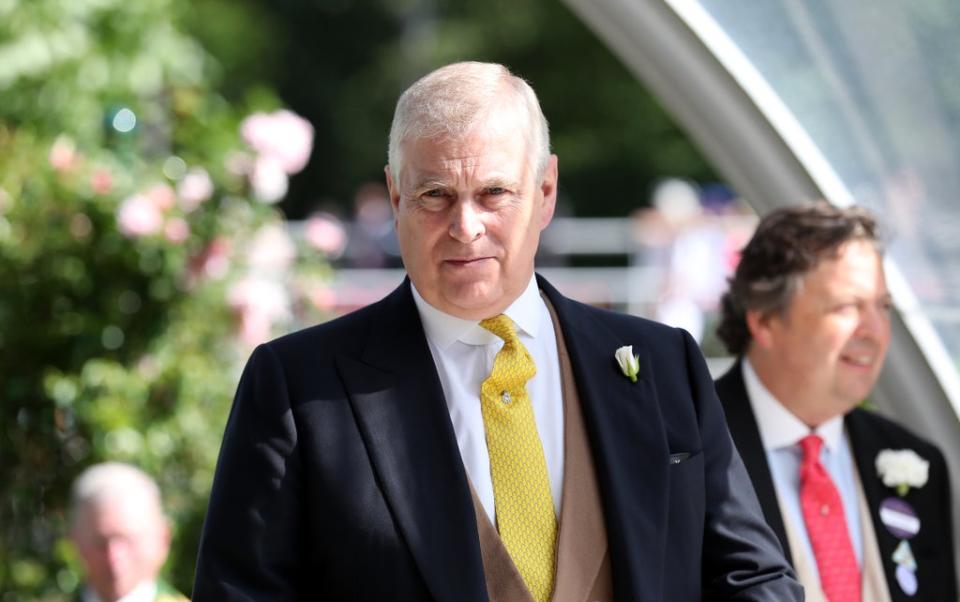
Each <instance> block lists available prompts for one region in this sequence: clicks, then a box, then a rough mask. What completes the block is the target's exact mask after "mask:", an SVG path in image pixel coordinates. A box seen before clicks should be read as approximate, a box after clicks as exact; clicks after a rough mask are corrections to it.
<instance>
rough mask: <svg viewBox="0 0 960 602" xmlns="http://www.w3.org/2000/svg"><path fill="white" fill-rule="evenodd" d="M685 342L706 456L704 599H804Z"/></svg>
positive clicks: (693, 348)
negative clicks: (765, 519)
mask: <svg viewBox="0 0 960 602" xmlns="http://www.w3.org/2000/svg"><path fill="white" fill-rule="evenodd" d="M684 341H685V345H686V354H687V365H688V370H689V373H690V374H691V380H692V383H691V386H692V388H693V394H694V399H695V400H697V402H698V419H699V423H700V432H701V437H702V441H703V453H704V460H705V468H704V479H705V483H704V487H705V490H706V516H705V521H704V533H703V560H702V565H701V570H702V575H701V579H702V583H703V599H704V600H753V601H767V600H769V601H770V602H774V601H777V602H782V601H788V600H803V588H802V587H801V586H800V584H799V583H798V582H797V581H796V577H795V575H794V573H793V570H792V569H791V568H790V566H789V565H788V564H787V561H786V560H785V558H784V556H783V551H782V550H781V549H780V544H779V542H778V541H777V538H776V536H775V535H774V534H773V531H772V530H771V529H770V527H769V526H767V524H766V522H765V521H764V519H763V514H762V511H761V509H760V504H759V502H758V501H757V496H756V493H754V490H753V485H752V484H751V483H750V478H749V476H748V475H747V471H746V468H745V467H744V465H743V461H742V460H741V459H740V454H739V453H738V452H737V450H736V447H735V446H734V445H733V440H732V439H731V438H730V432H729V431H728V429H727V425H726V421H725V419H724V416H723V410H722V409H721V406H720V401H719V399H718V398H717V395H716V392H715V390H714V387H713V380H712V379H711V377H710V373H709V372H708V371H707V367H706V364H705V363H704V361H703V357H702V355H701V354H700V350H699V348H698V347H697V344H696V342H695V341H694V340H693V339H692V338H691V337H690V335H689V334H687V333H684Z"/></svg>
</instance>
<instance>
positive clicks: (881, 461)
mask: <svg viewBox="0 0 960 602" xmlns="http://www.w3.org/2000/svg"><path fill="white" fill-rule="evenodd" d="M876 464H877V474H878V475H880V478H881V479H882V480H883V484H884V485H886V486H887V487H894V488H895V489H896V490H897V494H898V495H900V497H903V496H905V495H906V494H907V491H909V490H910V488H911V487H916V488H920V487H923V486H924V485H926V484H927V478H928V474H929V471H930V462H928V461H926V460H924V459H923V458H921V457H920V456H919V455H918V454H917V452H915V451H913V450H912V449H885V450H883V451H881V452H880V453H879V454H877V462H876Z"/></svg>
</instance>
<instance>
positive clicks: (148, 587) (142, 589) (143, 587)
mask: <svg viewBox="0 0 960 602" xmlns="http://www.w3.org/2000/svg"><path fill="white" fill-rule="evenodd" d="M158 589H159V588H158V586H157V582H156V581H145V582H143V583H141V584H140V585H138V586H136V587H135V588H133V589H132V590H130V593H128V594H127V595H126V596H124V597H122V598H120V599H119V600H117V602H150V601H151V600H153V599H155V598H156V597H157V590H158ZM81 596H82V599H83V602H100V597H99V596H98V595H97V594H96V593H94V591H93V590H92V589H90V588H89V587H88V588H86V589H84V590H83V594H81Z"/></svg>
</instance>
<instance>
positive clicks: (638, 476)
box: [538, 277, 669, 600]
mask: <svg viewBox="0 0 960 602" xmlns="http://www.w3.org/2000/svg"><path fill="white" fill-rule="evenodd" d="M538 282H539V285H540V288H541V290H543V292H544V293H545V294H546V295H547V297H548V298H549V299H550V302H551V303H552V304H553V307H554V309H555V310H556V313H557V319H558V321H559V323H560V327H561V330H562V331H563V336H564V338H565V339H566V344H567V349H568V351H569V354H570V362H571V365H572V368H573V373H574V377H575V379H576V383H577V391H578V393H579V395H580V403H581V407H582V409H583V415H584V420H585V423H586V427H587V433H588V436H589V439H590V447H591V450H592V452H593V459H594V463H595V469H596V474H597V479H598V483H599V485H600V493H601V499H602V501H603V513H604V520H605V523H606V530H607V538H608V543H609V549H610V553H611V560H612V562H611V568H612V573H613V583H614V592H615V597H616V598H617V599H621V598H622V599H649V600H657V599H660V598H661V597H662V596H661V591H662V583H661V575H662V574H663V568H664V567H663V557H664V550H665V549H666V532H665V529H664V526H665V525H666V524H667V505H666V502H667V490H668V482H667V478H668V475H667V470H668V460H669V449H668V447H667V441H666V435H665V432H664V429H663V424H662V419H661V416H660V407H659V404H658V402H657V398H656V393H655V391H654V388H653V383H652V380H651V370H652V369H651V365H650V361H649V357H648V356H647V350H645V349H643V348H642V347H641V346H640V345H641V342H640V341H627V340H623V339H622V338H620V337H619V336H617V334H616V333H614V332H611V331H610V329H609V328H608V327H607V326H606V325H605V324H603V323H602V322H600V321H598V320H597V319H596V317H595V316H594V315H593V314H591V313H588V312H587V311H585V310H584V309H583V308H582V307H581V306H580V305H579V304H577V303H574V302H571V301H569V300H568V299H566V298H565V297H563V296H562V295H560V293H558V292H557V291H556V289H554V288H553V287H552V286H550V285H549V284H548V283H547V282H546V281H545V280H543V279H542V278H539V277H538ZM629 344H633V345H634V352H635V353H638V354H639V355H640V378H639V380H638V381H637V382H636V383H631V382H630V380H629V379H627V378H626V377H624V376H623V374H621V373H620V371H619V369H618V368H617V365H616V363H615V361H614V351H615V350H616V349H617V348H618V347H620V346H622V345H629Z"/></svg>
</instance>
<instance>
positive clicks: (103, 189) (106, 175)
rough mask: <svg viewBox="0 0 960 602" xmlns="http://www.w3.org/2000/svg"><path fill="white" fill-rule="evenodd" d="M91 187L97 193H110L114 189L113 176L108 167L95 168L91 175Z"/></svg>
mask: <svg viewBox="0 0 960 602" xmlns="http://www.w3.org/2000/svg"><path fill="white" fill-rule="evenodd" d="M90 188H91V189H92V190H93V192H94V193H96V194H110V191H111V190H113V176H112V175H110V172H109V171H108V170H106V169H97V170H94V172H93V174H92V175H91V176H90Z"/></svg>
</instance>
